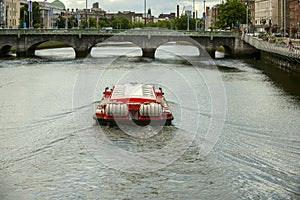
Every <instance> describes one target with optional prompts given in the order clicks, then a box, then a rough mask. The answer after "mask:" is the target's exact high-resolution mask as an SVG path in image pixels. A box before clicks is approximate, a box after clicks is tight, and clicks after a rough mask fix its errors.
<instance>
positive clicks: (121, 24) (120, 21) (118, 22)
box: [109, 17, 131, 29]
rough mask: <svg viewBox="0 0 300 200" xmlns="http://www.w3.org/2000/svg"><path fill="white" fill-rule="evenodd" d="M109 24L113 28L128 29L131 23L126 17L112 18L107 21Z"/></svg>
mask: <svg viewBox="0 0 300 200" xmlns="http://www.w3.org/2000/svg"><path fill="white" fill-rule="evenodd" d="M109 26H111V27H113V28H114V29H129V28H131V24H130V22H129V20H128V19H127V18H124V17H121V18H114V19H112V20H111V22H110V23H109Z"/></svg>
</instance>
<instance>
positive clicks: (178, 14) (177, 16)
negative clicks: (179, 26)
mask: <svg viewBox="0 0 300 200" xmlns="http://www.w3.org/2000/svg"><path fill="white" fill-rule="evenodd" d="M177 18H179V5H177Z"/></svg>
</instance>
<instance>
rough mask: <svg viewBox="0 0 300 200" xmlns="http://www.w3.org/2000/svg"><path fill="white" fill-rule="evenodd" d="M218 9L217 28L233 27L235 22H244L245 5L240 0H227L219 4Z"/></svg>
mask: <svg viewBox="0 0 300 200" xmlns="http://www.w3.org/2000/svg"><path fill="white" fill-rule="evenodd" d="M219 9H220V13H219V15H218V21H217V22H216V26H217V27H218V28H222V29H224V28H226V27H234V26H235V25H236V24H237V23H245V22H246V5H245V4H244V3H242V2H241V1H240V0H227V1H226V3H222V4H221V5H220V7H219ZM248 14H249V13H248Z"/></svg>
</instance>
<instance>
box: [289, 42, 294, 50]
mask: <svg viewBox="0 0 300 200" xmlns="http://www.w3.org/2000/svg"><path fill="white" fill-rule="evenodd" d="M289 46H290V49H289V50H290V51H292V52H294V45H293V43H292V41H290V42H289Z"/></svg>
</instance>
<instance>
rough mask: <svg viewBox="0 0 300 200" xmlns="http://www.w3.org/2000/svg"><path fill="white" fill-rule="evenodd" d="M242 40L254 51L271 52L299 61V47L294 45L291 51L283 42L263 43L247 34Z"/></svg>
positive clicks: (261, 40)
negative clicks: (253, 48) (254, 49)
mask: <svg viewBox="0 0 300 200" xmlns="http://www.w3.org/2000/svg"><path fill="white" fill-rule="evenodd" d="M242 39H243V40H244V41H245V42H247V43H248V44H250V45H251V46H253V47H255V48H256V49H259V50H262V51H266V52H271V53H275V54H279V55H283V56H286V57H291V58H297V59H300V46H296V45H294V48H293V49H290V47H289V44H288V43H285V42H278V43H276V42H274V43H271V42H269V41H264V40H263V39H261V38H258V37H253V36H252V35H249V34H243V35H242Z"/></svg>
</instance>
